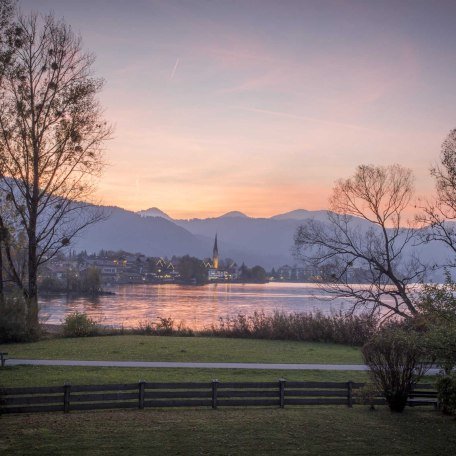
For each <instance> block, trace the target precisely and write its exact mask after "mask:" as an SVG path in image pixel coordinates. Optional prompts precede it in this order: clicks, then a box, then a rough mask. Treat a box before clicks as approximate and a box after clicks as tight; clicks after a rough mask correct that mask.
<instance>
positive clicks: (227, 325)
mask: <svg viewBox="0 0 456 456" xmlns="http://www.w3.org/2000/svg"><path fill="white" fill-rule="evenodd" d="M377 327H378V320H377V319H376V318H375V317H372V316H370V315H351V316H346V315H343V314H342V313H337V314H333V315H324V314H323V313H321V312H316V313H291V314H286V313H284V312H279V311H276V312H274V313H273V314H272V315H266V314H264V313H263V312H254V313H253V314H252V315H244V314H238V315H237V316H235V317H227V318H220V319H219V324H218V326H212V327H211V328H210V329H208V330H203V331H201V334H202V335H208V336H220V337H244V338H254V339H279V340H298V341H305V342H333V343H338V344H348V345H363V344H364V343H365V342H366V341H367V340H368V339H369V338H370V337H371V336H372V335H373V334H375V332H376V330H377Z"/></svg>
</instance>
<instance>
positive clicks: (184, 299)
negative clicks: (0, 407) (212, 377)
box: [40, 283, 347, 329]
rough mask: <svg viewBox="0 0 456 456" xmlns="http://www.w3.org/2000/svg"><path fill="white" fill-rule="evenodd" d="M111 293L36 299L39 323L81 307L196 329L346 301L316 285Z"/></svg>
mask: <svg viewBox="0 0 456 456" xmlns="http://www.w3.org/2000/svg"><path fill="white" fill-rule="evenodd" d="M109 291H113V292H114V293H115V295H112V296H99V297H95V298H89V297H69V296H58V297H52V298H45V297H43V298H41V299H40V317H41V320H42V321H43V322H47V323H52V324H58V323H60V322H61V321H62V320H63V319H64V317H65V315H67V314H69V313H72V312H75V311H78V312H85V313H87V314H88V315H89V316H90V317H92V318H94V319H95V320H97V321H99V322H100V323H101V324H105V325H112V326H116V327H119V326H124V327H125V328H131V327H135V326H138V324H139V323H144V322H146V321H157V318H158V317H162V318H168V317H171V318H172V319H173V320H174V322H175V323H176V324H178V323H179V322H182V323H183V324H184V325H186V326H189V327H191V328H194V329H201V328H203V327H208V326H210V325H212V324H217V322H218V319H219V317H226V316H234V315H237V314H239V313H241V314H252V313H253V312H254V311H263V312H265V313H272V312H273V311H274V310H280V311H283V312H286V313H289V312H312V311H315V310H321V311H322V312H324V313H329V312H331V311H337V310H338V309H340V308H344V307H346V306H347V302H346V301H345V302H344V301H341V300H339V301H332V300H331V298H330V296H329V295H327V294H325V293H324V292H323V291H322V290H320V289H319V288H318V286H316V285H315V284H304V283H303V284H301V283H298V284H296V283H268V284H234V283H226V284H221V283H219V284H208V285H204V286H199V287H198V286H185V285H174V284H163V285H119V286H116V287H112V288H110V289H109Z"/></svg>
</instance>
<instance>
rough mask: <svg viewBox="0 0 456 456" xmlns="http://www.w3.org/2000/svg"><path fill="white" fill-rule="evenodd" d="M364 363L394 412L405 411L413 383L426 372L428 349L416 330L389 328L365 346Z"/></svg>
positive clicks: (363, 349)
mask: <svg viewBox="0 0 456 456" xmlns="http://www.w3.org/2000/svg"><path fill="white" fill-rule="evenodd" d="M362 354H363V357H364V361H365V363H366V364H367V365H368V366H369V369H370V375H371V376H372V380H373V382H374V384H375V385H376V386H377V388H378V389H379V390H380V391H382V392H383V394H384V396H385V399H386V401H387V403H388V405H389V408H390V410H391V411H392V412H402V411H403V410H404V408H405V406H406V404H407V399H408V396H409V394H410V392H411V391H412V388H413V385H414V383H416V382H418V380H419V379H420V378H421V377H422V376H423V375H424V374H425V373H426V371H427V369H428V363H427V362H426V356H427V354H426V351H425V349H424V348H423V345H422V341H421V338H420V335H419V334H418V333H417V332H414V331H406V330H404V329H397V328H387V329H384V330H383V331H381V332H380V333H378V334H377V335H375V336H374V337H373V338H372V339H371V340H369V341H368V342H367V343H366V344H365V345H364V346H363V348H362Z"/></svg>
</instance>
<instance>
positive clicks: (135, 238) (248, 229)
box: [74, 207, 448, 269]
mask: <svg viewBox="0 0 456 456" xmlns="http://www.w3.org/2000/svg"><path fill="white" fill-rule="evenodd" d="M103 210H104V211H105V213H106V214H109V218H108V219H107V220H105V221H104V222H101V223H98V224H96V225H92V226H90V227H89V228H88V229H87V230H86V231H85V232H84V233H83V234H81V236H79V238H78V239H77V240H76V241H75V242H74V248H75V249H76V250H87V251H88V252H98V251H99V250H101V249H104V250H120V249H122V250H126V251H129V252H142V253H144V254H146V255H151V256H152V255H153V256H168V257H171V256H172V255H185V254H189V255H194V256H197V257H199V258H207V257H210V256H211V255H212V247H213V243H214V236H215V234H216V233H217V234H218V247H219V253H220V256H221V258H232V259H233V260H235V261H236V262H237V263H238V264H241V263H242V262H245V263H246V264H247V265H248V266H253V265H255V264H260V265H262V266H264V267H265V268H267V269H271V268H272V267H278V266H281V265H284V264H289V265H293V264H296V263H297V261H296V259H295V258H294V257H293V245H294V235H295V233H296V229H297V228H298V226H299V225H300V224H301V223H302V222H303V220H305V219H308V218H316V219H318V220H320V221H322V222H324V221H326V220H327V218H328V212H327V211H306V210H304V209H299V210H296V211H291V212H288V213H285V214H279V215H276V216H274V217H271V218H253V217H248V216H246V215H245V214H242V213H240V212H236V211H233V212H229V213H228V214H224V215H222V216H220V217H215V218H206V219H192V220H172V219H171V218H170V217H169V216H167V215H166V214H165V213H164V212H162V211H161V210H160V209H157V208H151V209H148V210H146V211H140V212H141V214H140V213H135V212H131V211H127V210H124V209H120V208H118V207H105V208H103ZM147 214H148V215H147ZM159 214H162V215H159ZM356 223H357V224H359V229H360V230H365V229H368V228H369V226H370V224H369V223H368V222H366V221H364V220H361V219H356ZM412 250H413V253H415V254H416V253H417V252H418V253H419V254H420V255H421V257H422V259H423V260H424V261H435V262H441V261H442V259H443V258H445V256H446V255H447V253H448V252H447V251H446V249H445V248H444V246H443V245H441V244H438V243H433V244H432V245H431V244H429V245H424V246H416V247H413V248H412V247H410V248H408V251H409V254H410V255H411V253H412Z"/></svg>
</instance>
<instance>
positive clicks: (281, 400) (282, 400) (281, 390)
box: [279, 378, 286, 408]
mask: <svg viewBox="0 0 456 456" xmlns="http://www.w3.org/2000/svg"><path fill="white" fill-rule="evenodd" d="M285 383H286V380H285V379H284V378H280V379H279V404H280V408H284V407H285Z"/></svg>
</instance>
